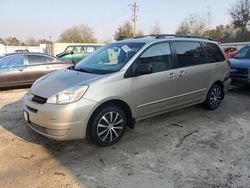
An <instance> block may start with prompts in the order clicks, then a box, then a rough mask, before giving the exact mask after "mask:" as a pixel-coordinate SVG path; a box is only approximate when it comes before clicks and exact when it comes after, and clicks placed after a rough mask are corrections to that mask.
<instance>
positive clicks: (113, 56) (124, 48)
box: [75, 43, 145, 74]
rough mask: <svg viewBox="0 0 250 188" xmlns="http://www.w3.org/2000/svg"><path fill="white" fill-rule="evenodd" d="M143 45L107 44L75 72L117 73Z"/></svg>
mask: <svg viewBox="0 0 250 188" xmlns="http://www.w3.org/2000/svg"><path fill="white" fill-rule="evenodd" d="M144 44H145V43H113V44H108V45H106V46H104V47H102V48H100V49H99V50H97V51H96V52H94V53H93V54H92V55H90V56H88V57H87V58H85V59H83V60H82V61H80V63H78V64H77V65H76V67H75V69H76V70H77V69H78V70H81V71H85V72H89V73H94V74H108V73H112V72H117V71H119V70H120V69H121V68H122V67H123V66H124V65H125V64H126V63H127V62H128V61H129V60H130V59H131V58H132V57H133V56H134V55H135V54H136V52H138V51H139V50H140V49H141V48H142V46H143V45H144Z"/></svg>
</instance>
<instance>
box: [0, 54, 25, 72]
mask: <svg viewBox="0 0 250 188" xmlns="http://www.w3.org/2000/svg"><path fill="white" fill-rule="evenodd" d="M20 67H24V56H23V55H10V56H7V57H3V58H1V59H0V68H1V69H11V68H20Z"/></svg>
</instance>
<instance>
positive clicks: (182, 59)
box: [173, 41, 206, 67]
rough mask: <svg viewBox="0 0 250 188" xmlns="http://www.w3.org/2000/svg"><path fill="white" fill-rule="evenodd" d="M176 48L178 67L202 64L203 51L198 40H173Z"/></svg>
mask: <svg viewBox="0 0 250 188" xmlns="http://www.w3.org/2000/svg"><path fill="white" fill-rule="evenodd" d="M173 44H174V46H175V50H176V56H177V61H178V67H188V66H194V65H200V64H204V63H205V62H206V58H205V53H204V51H203V49H202V46H201V44H200V43H199V42H189V41H176V42H173Z"/></svg>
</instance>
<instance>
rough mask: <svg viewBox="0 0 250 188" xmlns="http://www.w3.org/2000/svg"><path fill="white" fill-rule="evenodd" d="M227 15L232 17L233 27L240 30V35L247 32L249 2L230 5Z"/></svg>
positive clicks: (249, 16)
mask: <svg viewBox="0 0 250 188" xmlns="http://www.w3.org/2000/svg"><path fill="white" fill-rule="evenodd" d="M229 14H230V16H231V17H232V23H233V25H234V27H235V28H238V29H240V30H241V32H242V34H244V32H245V31H247V26H248V25H249V20H250V3H249V0H240V1H237V3H235V4H234V5H232V7H231V9H230V10H229Z"/></svg>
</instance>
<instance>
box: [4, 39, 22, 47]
mask: <svg viewBox="0 0 250 188" xmlns="http://www.w3.org/2000/svg"><path fill="white" fill-rule="evenodd" d="M5 43H6V45H9V46H18V45H20V41H19V40H18V39H17V38H16V37H8V38H7V39H5Z"/></svg>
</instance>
